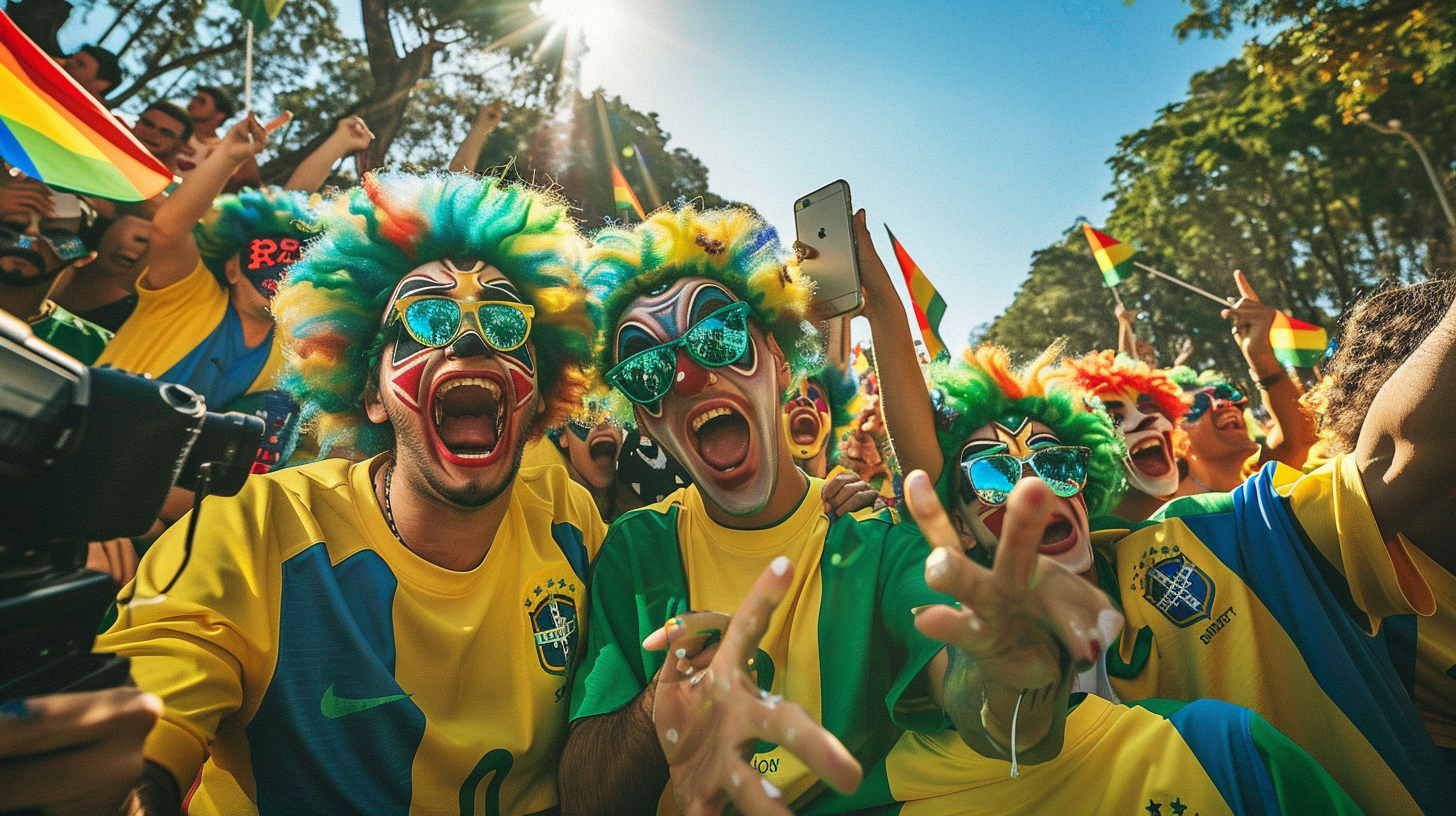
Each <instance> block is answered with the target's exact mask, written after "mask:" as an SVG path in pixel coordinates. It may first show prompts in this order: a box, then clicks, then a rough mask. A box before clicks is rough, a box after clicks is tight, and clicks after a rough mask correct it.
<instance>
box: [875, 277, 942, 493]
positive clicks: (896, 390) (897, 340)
mask: <svg viewBox="0 0 1456 816" xmlns="http://www.w3.org/2000/svg"><path fill="white" fill-rule="evenodd" d="M864 315H865V318H866V319H867V320H869V323H870V333H871V335H872V336H873V337H874V342H875V370H876V374H877V376H878V377H879V381H880V412H881V413H882V414H883V415H884V418H885V431H886V432H887V433H888V434H889V436H890V446H891V447H892V448H893V449H894V452H895V457H896V458H897V459H898V460H899V462H900V470H901V472H903V473H909V472H910V471H912V470H923V471H925V474H926V475H927V476H929V477H930V479H931V481H932V482H933V481H935V480H936V479H939V478H940V470H941V467H942V465H943V462H942V461H941V456H940V444H939V443H938V442H937V441H936V439H935V410H934V409H933V408H932V407H931V404H930V391H929V389H928V388H927V387H926V385H925V378H924V376H923V375H922V374H921V372H920V363H919V361H918V360H917V359H916V357H915V340H914V338H913V337H912V336H911V334H910V322H909V319H908V317H907V315H906V313H905V307H904V305H903V304H901V303H900V298H899V296H898V295H896V296H894V297H872V298H868V299H867V300H866V303H865V311H864Z"/></svg>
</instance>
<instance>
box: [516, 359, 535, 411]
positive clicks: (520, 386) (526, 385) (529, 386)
mask: <svg viewBox="0 0 1456 816" xmlns="http://www.w3.org/2000/svg"><path fill="white" fill-rule="evenodd" d="M511 384H512V385H513V386H515V389H516V407H517V408H519V407H521V406H522V405H525V404H526V403H527V402H528V401H530V399H531V395H532V394H534V393H535V392H536V384H535V383H533V382H531V380H530V378H529V377H527V376H526V375H525V374H522V373H521V372H519V371H517V370H515V369H514V368H513V369H511Z"/></svg>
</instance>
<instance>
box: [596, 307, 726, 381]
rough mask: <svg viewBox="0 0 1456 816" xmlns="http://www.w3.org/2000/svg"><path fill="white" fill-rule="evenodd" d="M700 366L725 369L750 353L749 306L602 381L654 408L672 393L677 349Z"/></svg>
mask: <svg viewBox="0 0 1456 816" xmlns="http://www.w3.org/2000/svg"><path fill="white" fill-rule="evenodd" d="M678 346H682V347H683V348H684V349H685V350H686V351H687V353H688V356H689V357H691V358H693V360H695V361H697V363H698V364H699V365H704V366H707V367H709V368H722V367H723V366H725V365H730V364H732V363H736V362H738V361H739V360H741V359H743V355H744V354H745V353H746V352H747V351H748V302H747V301H742V300H740V301H737V302H735V303H730V304H728V305H727V306H724V307H723V308H721V309H719V310H718V311H716V312H713V313H712V314H710V315H708V316H707V317H705V318H703V319H702V320H699V321H698V322H697V323H695V324H694V325H693V327H692V328H690V329H688V330H687V331H686V332H684V333H683V336H682V337H679V338H677V339H676V340H671V341H669V342H666V343H663V344H662V345H659V346H653V347H652V348H650V349H643V350H642V351H639V352H637V353H636V354H633V355H632V356H631V357H628V358H627V359H625V360H623V361H622V362H620V363H617V364H616V365H614V366H612V368H611V370H610V371H608V372H607V373H606V375H605V376H604V377H603V378H602V379H604V380H606V381H607V382H608V383H610V384H611V385H613V386H616V387H617V388H618V389H620V390H621V392H622V393H623V394H626V395H627V399H629V400H631V401H633V402H635V403H637V404H638V405H651V404H653V403H655V402H657V401H658V400H660V399H662V398H663V397H665V396H667V392H668V391H670V390H671V389H672V378H673V374H675V373H676V372H677V353H676V350H677V347H678Z"/></svg>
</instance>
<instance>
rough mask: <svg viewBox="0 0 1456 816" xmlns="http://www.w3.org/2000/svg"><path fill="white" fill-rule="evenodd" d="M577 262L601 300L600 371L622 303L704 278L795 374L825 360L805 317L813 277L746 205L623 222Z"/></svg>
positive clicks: (622, 407)
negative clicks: (736, 305) (729, 296)
mask: <svg viewBox="0 0 1456 816" xmlns="http://www.w3.org/2000/svg"><path fill="white" fill-rule="evenodd" d="M583 268H584V269H585V274H584V276H583V277H585V279H586V284H587V286H588V287H589V288H590V289H591V291H592V293H593V294H594V295H596V296H597V297H598V298H600V300H601V303H602V308H601V313H600V318H601V319H600V322H599V323H598V324H597V325H598V334H597V349H596V362H597V366H598V367H599V369H600V370H601V371H606V370H607V369H609V368H611V367H612V343H611V336H612V333H613V331H614V330H615V329H616V327H617V321H618V320H620V319H621V317H622V313H623V312H625V311H626V310H627V307H629V306H631V305H632V302H633V301H635V300H636V299H637V298H639V297H642V296H644V295H647V294H649V293H651V292H654V291H657V290H659V289H661V288H663V287H665V286H670V285H671V284H673V283H674V282H676V281H679V280H682V279H683V278H708V279H709V280H713V281H716V282H717V283H719V284H722V285H723V287H724V288H726V289H727V290H728V291H729V292H731V293H733V296H734V297H736V298H738V299H739V300H743V301H746V302H747V303H748V305H749V306H750V307H751V308H752V314H753V317H754V319H755V320H757V321H758V323H759V325H760V326H762V327H764V329H766V330H767V331H768V332H769V333H770V334H772V335H773V337H774V340H775V341H776V342H777V343H778V346H779V348H780V349H781V350H782V351H783V353H784V357H785V360H786V361H787V362H788V364H789V368H790V372H791V373H792V374H793V378H794V379H797V378H799V377H802V376H805V375H809V374H814V373H816V372H817V371H818V370H819V369H820V368H821V367H822V366H823V364H824V352H823V346H822V342H821V340H820V338H819V336H818V332H817V330H815V328H814V326H813V324H812V323H810V322H809V321H808V319H807V318H808V311H809V301H810V299H811V298H812V297H813V291H814V289H813V286H814V284H813V282H812V281H811V280H810V279H809V278H808V276H806V275H804V274H802V273H801V272H800V271H799V267H798V264H797V263H795V262H794V261H793V259H792V258H791V257H790V255H789V254H788V253H787V252H785V251H784V248H783V246H782V245H781V244H780V243H779V236H778V232H777V231H776V230H774V228H773V227H771V226H769V225H768V224H765V223H764V222H763V220H762V219H760V218H759V217H758V216H757V215H754V214H753V213H752V212H750V211H748V210H746V209H741V208H729V209H719V210H708V211H707V212H699V211H698V210H697V209H696V208H694V207H692V206H686V207H682V208H681V209H677V210H672V209H666V208H665V209H661V210H658V211H657V212H655V213H653V214H652V215H651V216H650V217H649V218H648V219H647V220H646V221H643V222H641V223H640V224H635V225H633V226H632V227H630V228H625V227H608V228H606V229H603V230H601V231H599V232H597V233H596V234H595V235H594V236H592V243H591V246H590V247H589V249H588V250H587V254H586V261H585V265H584V267H583ZM614 404H615V407H616V412H617V413H618V414H619V415H621V414H622V413H623V412H624V411H625V412H627V413H630V405H628V404H627V401H626V399H625V398H623V399H617V400H615V401H614Z"/></svg>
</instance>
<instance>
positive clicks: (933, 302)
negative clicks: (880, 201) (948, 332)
mask: <svg viewBox="0 0 1456 816" xmlns="http://www.w3.org/2000/svg"><path fill="white" fill-rule="evenodd" d="M885 232H890V225H889V224H886V225H885ZM890 245H891V246H893V247H894V248H895V260H896V261H899V262H900V274H902V275H904V276H905V286H906V287H908V288H909V289H910V305H912V306H914V307H915V320H916V322H918V323H919V324H920V339H921V340H922V341H924V343H925V351H926V353H927V354H929V355H930V359H932V360H934V359H935V358H937V357H939V356H940V353H941V352H942V351H945V350H946V349H945V343H944V342H943V341H942V340H941V339H940V319H941V318H942V317H944V316H945V300H944V299H943V298H941V296H940V293H939V292H937V291H935V287H934V286H932V285H931V284H930V278H927V277H925V273H924V272H921V271H920V267H918V266H916V265H915V262H914V261H912V260H910V253H908V252H906V251H905V247H902V246H900V242H899V241H898V240H896V239H895V233H893V232H890Z"/></svg>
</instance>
